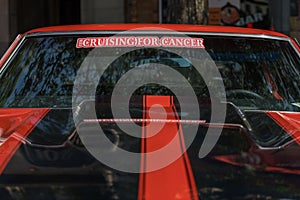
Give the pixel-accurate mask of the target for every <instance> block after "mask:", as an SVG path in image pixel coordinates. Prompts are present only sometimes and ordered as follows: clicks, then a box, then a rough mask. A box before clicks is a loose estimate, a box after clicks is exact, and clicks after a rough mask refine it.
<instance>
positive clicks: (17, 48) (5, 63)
mask: <svg viewBox="0 0 300 200" xmlns="http://www.w3.org/2000/svg"><path fill="white" fill-rule="evenodd" d="M17 37H18V36H17ZM25 39H26V36H25V35H24V36H23V37H22V38H21V39H20V41H19V43H18V45H16V47H15V48H14V50H13V51H12V52H11V54H10V55H9V57H8V58H7V59H6V61H5V62H4V63H3V65H2V67H0V75H1V73H2V71H3V70H5V68H6V65H7V64H8V63H10V61H11V59H12V58H13V57H14V56H15V53H16V51H18V50H19V48H20V46H21V45H23V42H24V40H25ZM8 49H9V48H8Z"/></svg>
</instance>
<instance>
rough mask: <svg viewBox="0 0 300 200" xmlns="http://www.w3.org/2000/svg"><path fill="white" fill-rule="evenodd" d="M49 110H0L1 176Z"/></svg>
mask: <svg viewBox="0 0 300 200" xmlns="http://www.w3.org/2000/svg"><path fill="white" fill-rule="evenodd" d="M48 111H49V109H47V108H42V109H41V108H13V109H10V108H7V109H5V108H3V109H0V138H1V139H2V140H3V141H2V142H1V144H0V174H1V173H2V172H3V170H4V169H5V167H6V165H7V164H8V162H9V161H10V159H11V158H12V157H13V155H14V154H15V152H16V151H17V150H18V148H19V147H20V145H21V144H22V143H24V141H25V139H26V137H27V136H28V135H29V134H30V132H31V131H32V130H33V128H34V127H35V126H36V125H37V124H38V122H39V121H40V120H41V119H42V118H43V117H44V116H45V115H46V114H47V113H48Z"/></svg>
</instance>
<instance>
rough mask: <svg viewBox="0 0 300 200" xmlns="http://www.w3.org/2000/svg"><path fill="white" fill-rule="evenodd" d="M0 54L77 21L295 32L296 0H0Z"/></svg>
mask: <svg viewBox="0 0 300 200" xmlns="http://www.w3.org/2000/svg"><path fill="white" fill-rule="evenodd" d="M0 5H1V6H0V27H1V28H0V55H2V54H3V52H4V51H5V50H6V49H7V47H8V46H9V44H10V43H11V42H12V41H13V39H14V38H15V37H16V36H17V34H18V33H23V32H25V31H27V30H30V29H32V28H37V27H42V26H53V25H65V24H80V23H194V24H211V25H229V26H243V27H253V28H262V29H274V30H276V31H279V32H282V33H285V34H291V35H292V36H295V37H300V36H299V35H300V11H299V9H298V8H299V5H300V0H101V1H100V0H0Z"/></svg>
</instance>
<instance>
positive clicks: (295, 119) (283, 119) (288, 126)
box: [266, 111, 300, 145]
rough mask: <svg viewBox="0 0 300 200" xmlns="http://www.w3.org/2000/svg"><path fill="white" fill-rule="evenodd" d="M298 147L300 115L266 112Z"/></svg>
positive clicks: (295, 113)
mask: <svg viewBox="0 0 300 200" xmlns="http://www.w3.org/2000/svg"><path fill="white" fill-rule="evenodd" d="M266 114H267V115H269V116H270V117H271V118H272V119H273V120H274V121H275V122H276V123H277V124H278V125H280V126H281V127H282V128H283V129H284V130H285V131H286V132H287V133H288V134H289V135H290V136H291V137H292V138H293V139H294V140H295V141H296V142H297V143H298V144H299V145H300V113H297V112H279V111H268V112H266Z"/></svg>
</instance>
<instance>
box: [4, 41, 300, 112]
mask: <svg viewBox="0 0 300 200" xmlns="http://www.w3.org/2000/svg"><path fill="white" fill-rule="evenodd" d="M84 37H85V36H84V35H80V38H84ZM86 37H88V36H86ZM78 38H79V36H78V37H75V36H51V37H49V36H48V37H32V38H30V37H29V38H27V39H26V40H25V42H23V44H22V46H21V47H20V48H19V50H18V52H17V53H16V55H15V57H13V59H12V60H11V61H10V63H8V65H6V67H5V69H3V70H2V72H1V76H0V82H1V84H0V92H1V97H0V106H1V107H71V106H72V92H73V86H74V81H75V79H76V75H77V71H78V69H79V68H80V67H81V66H82V65H83V63H87V62H86V60H87V59H91V57H93V56H102V57H103V58H107V59H109V58H110V57H112V55H91V51H92V50H93V49H94V48H78V46H76V43H77V40H78ZM201 38H202V39H203V41H204V45H205V48H204V49H201V51H200V50H199V57H200V59H201V55H200V54H203V52H204V53H205V54H207V55H209V57H210V59H211V60H213V62H214V63H215V65H216V66H217V68H218V69H219V72H220V74H221V76H222V80H220V78H216V79H211V80H210V83H209V84H210V86H212V87H213V85H214V83H215V82H218V81H222V82H223V84H224V86H225V90H226V97H227V102H230V103H233V104H234V105H235V106H237V107H239V108H240V109H244V110H286V111H297V110H298V108H299V107H300V88H299V86H300V76H299V67H300V59H299V55H298V54H297V53H296V51H295V49H293V47H292V46H291V45H290V43H289V42H288V41H284V40H275V39H261V38H251V37H229V36H226V37H224V36H202V35H201ZM120 48H122V47H120ZM186 50H189V49H186ZM115 51H117V50H115ZM192 51H196V50H195V49H193V50H192ZM151 63H156V64H162V65H167V66H169V67H171V68H173V69H175V70H176V71H178V72H179V73H181V74H182V75H183V76H184V77H185V78H186V80H188V82H189V83H190V85H191V86H192V87H193V89H194V91H195V93H196V95H197V97H198V98H199V99H202V98H203V99H205V98H209V97H210V96H213V95H216V94H209V91H208V89H207V83H205V81H204V80H203V77H202V76H203V75H201V74H199V73H197V71H196V70H195V68H194V66H193V64H192V62H191V61H190V60H189V59H188V58H183V57H181V56H179V55H177V54H175V53H173V52H169V51H166V50H164V49H157V48H140V49H138V48H135V49H132V51H129V52H127V53H126V54H123V55H120V56H119V57H118V58H117V59H114V60H113V61H112V62H111V63H110V66H109V67H107V68H106V70H105V72H104V73H103V74H102V76H101V79H100V81H99V85H98V87H97V92H96V94H97V95H98V96H107V95H108V96H109V95H110V94H111V93H112V91H113V88H114V86H115V84H116V83H117V82H118V80H119V79H120V78H121V77H122V76H123V75H124V74H126V72H128V71H129V70H131V69H133V68H141V67H143V68H147V67H151ZM99 65H100V64H99ZM96 67H99V66H96ZM152 73H153V76H159V73H160V72H159V68H153V70H152ZM140 78H141V79H143V77H140ZM126 83H128V84H130V81H127V82H126ZM85 87H88V83H87V84H86V86H85ZM183 89H184V88H183ZM135 94H136V95H143V94H155V95H163V94H170V91H169V90H168V89H167V88H165V87H163V86H160V85H157V84H145V85H144V86H141V87H140V88H139V89H138V90H137V91H135Z"/></svg>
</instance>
